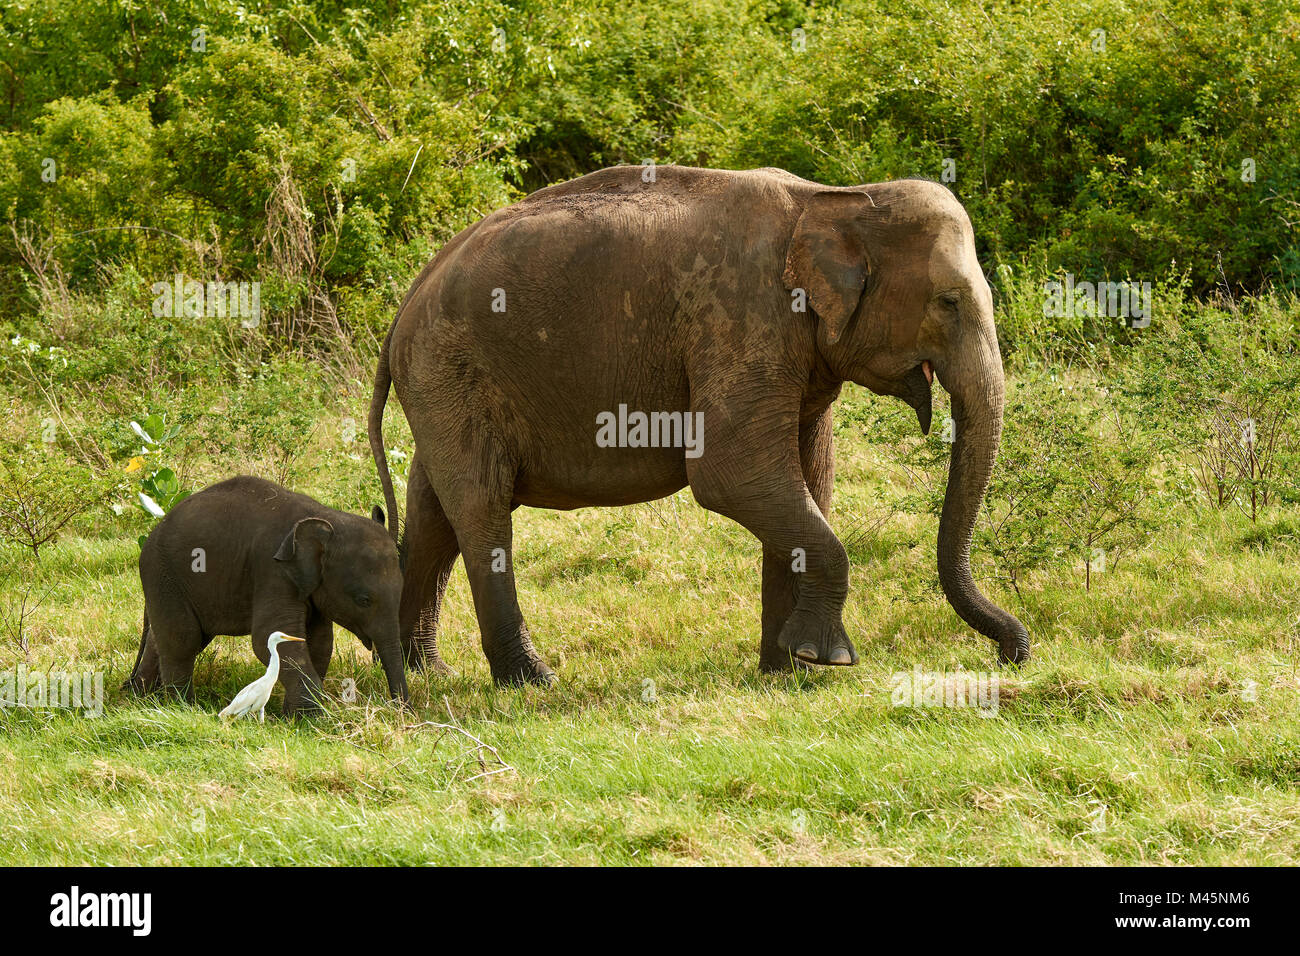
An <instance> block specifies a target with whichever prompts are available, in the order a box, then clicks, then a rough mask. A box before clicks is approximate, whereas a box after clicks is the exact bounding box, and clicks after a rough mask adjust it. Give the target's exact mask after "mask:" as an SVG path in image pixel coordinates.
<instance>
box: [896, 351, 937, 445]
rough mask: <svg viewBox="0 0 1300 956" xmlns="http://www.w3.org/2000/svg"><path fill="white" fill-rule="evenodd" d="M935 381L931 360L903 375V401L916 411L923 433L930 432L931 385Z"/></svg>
mask: <svg viewBox="0 0 1300 956" xmlns="http://www.w3.org/2000/svg"><path fill="white" fill-rule="evenodd" d="M933 382H934V369H933V367H931V365H930V362H929V360H928V359H927V360H926V361H924V362H922V363H921V364H920V365H918V366H916V367H915V368H913V369H912V370H911V371H910V372H908V373H907V375H905V376H904V377H903V395H902V399H903V401H905V402H907V404H909V405H911V406H912V408H913V409H914V410H915V411H916V420H917V422H919V423H920V425H921V434H922V435H928V434H930V418H931V414H932V409H931V404H932V401H933V396H932V395H931V391H930V387H931V384H932V383H933Z"/></svg>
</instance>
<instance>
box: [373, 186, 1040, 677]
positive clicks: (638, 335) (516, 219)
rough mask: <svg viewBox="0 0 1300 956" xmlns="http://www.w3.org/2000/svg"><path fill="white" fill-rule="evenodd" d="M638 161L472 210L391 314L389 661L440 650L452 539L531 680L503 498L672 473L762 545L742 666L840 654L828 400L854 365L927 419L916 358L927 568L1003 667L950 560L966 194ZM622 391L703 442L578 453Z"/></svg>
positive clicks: (971, 473) (477, 596) (971, 412)
mask: <svg viewBox="0 0 1300 956" xmlns="http://www.w3.org/2000/svg"><path fill="white" fill-rule="evenodd" d="M643 173H644V170H643V169H642V168H640V167H618V168H613V169H606V170H602V171H600V172H596V173H592V174H590V175H588V176H584V177H582V178H581V179H577V180H574V181H572V182H568V183H563V184H561V185H557V186H552V187H549V188H547V189H543V190H541V191H539V192H537V193H534V194H533V195H531V196H529V197H528V198H527V199H524V200H523V201H521V202H519V203H516V204H515V205H513V206H509V207H507V208H505V209H501V210H498V211H496V212H494V213H492V214H491V215H489V216H488V217H486V218H485V219H483V220H482V221H480V222H479V223H477V224H476V225H473V226H471V227H470V228H468V229H466V230H465V231H464V232H462V233H460V234H459V235H458V236H456V237H455V238H454V239H453V240H452V241H451V242H449V243H448V244H447V245H446V246H445V247H444V248H443V249H442V250H441V251H440V252H439V253H438V255H437V256H436V257H435V258H434V260H433V261H432V262H431V263H430V264H429V265H428V266H427V267H426V268H425V269H424V271H423V272H422V273H421V274H420V276H419V277H418V278H417V279H416V280H415V282H414V284H413V285H412V287H411V290H410V292H408V294H407V296H406V299H405V301H404V302H403V304H402V307H401V309H400V310H399V312H398V316H397V319H396V321H395V322H394V324H393V327H392V329H391V330H390V332H389V334H388V338H387V340H386V341H385V343H384V346H383V349H382V351H381V353H380V356H379V366H378V370H377V373H376V379H375V390H374V394H373V398H372V403H371V411H370V442H371V448H372V450H373V451H374V454H375V460H376V464H377V466H378V468H379V473H380V477H381V480H382V481H383V484H384V492H385V495H386V497H387V501H388V507H389V510H390V513H392V514H394V515H395V514H396V511H395V510H394V509H395V507H396V501H395V498H394V495H393V493H392V483H391V481H390V479H389V475H388V467H387V462H386V460H385V457H384V448H383V438H382V435H381V433H380V426H381V425H382V421H383V409H384V404H385V402H386V401H387V396H388V391H389V386H390V380H391V385H392V387H393V389H394V390H395V391H396V393H397V397H398V400H399V401H400V402H401V405H402V408H403V410H404V411H405V413H406V417H407V419H408V421H409V422H410V424H411V430H412V432H413V434H414V436H415V456H414V461H413V465H412V468H411V473H410V480H409V484H408V490H407V537H406V541H405V544H406V547H407V549H408V555H407V564H406V581H405V585H404V590H403V594H402V609H401V633H402V639H403V644H404V646H405V648H406V650H407V654H408V660H409V661H413V662H415V663H420V664H430V665H432V666H434V667H438V668H441V667H442V666H443V665H442V662H441V660H440V659H439V658H438V655H437V648H436V638H435V629H436V624H437V616H438V610H439V608H440V605H441V601H442V595H443V590H444V588H445V586H446V582H447V577H448V575H449V574H450V571H451V567H452V564H453V563H454V562H455V560H456V557H457V555H458V553H463V556H464V558H465V566H466V572H467V574H468V577H469V581H470V586H471V588H472V589H473V594H474V604H475V608H476V610H477V614H478V619H479V626H480V631H481V633H482V640H483V648H484V651H485V652H486V654H487V657H488V660H489V662H490V664H491V668H492V673H493V676H494V677H495V679H496V680H497V681H498V682H516V681H535V682H546V681H549V680H551V679H552V676H553V675H552V674H551V671H550V669H549V668H548V667H547V666H546V665H545V664H544V663H543V662H542V660H541V659H540V658H539V656H538V655H537V653H536V652H535V650H534V649H533V645H532V642H531V640H530V638H529V635H528V630H527V627H526V626H525V624H524V620H523V616H522V614H521V613H520V610H519V605H518V601H517V599H516V594H515V582H514V576H513V566H512V565H508V566H507V569H506V571H505V572H504V573H502V572H498V571H494V570H493V566H492V562H493V553H494V550H495V549H501V551H500V552H498V553H504V554H505V555H507V556H508V555H509V554H510V547H511V522H510V513H511V511H512V510H513V509H514V508H516V507H518V506H519V505H530V506H533V507H539V508H565V509H567V508H578V507H583V506H587V505H621V504H629V503H632V502H638V501H648V500H651V499H654V498H659V497H662V496H664V495H668V494H671V493H673V492H674V491H676V490H678V489H679V488H681V487H683V486H685V485H689V486H690V488H691V491H692V492H693V493H694V495H695V498H696V500H697V501H698V502H699V503H700V504H701V505H703V506H704V507H706V508H709V509H710V510H713V511H716V512H719V513H720V514H723V515H726V516H728V517H730V518H733V519H734V520H736V521H738V522H739V523H741V524H742V525H744V526H745V527H746V528H748V529H749V530H750V531H751V532H753V534H754V535H755V536H756V537H758V539H759V540H760V541H761V542H762V544H763V636H762V645H761V652H760V667H761V668H763V669H765V670H788V669H790V668H791V667H792V666H793V665H794V664H795V663H797V662H802V663H817V664H851V663H855V662H856V660H857V653H856V651H855V650H854V648H853V645H852V643H851V642H850V641H849V638H848V635H847V634H846V633H845V630H844V625H843V621H842V609H843V606H844V601H845V597H846V595H847V593H848V572H849V562H848V558H847V556H846V554H845V552H844V548H843V547H842V546H841V545H840V542H839V541H838V540H836V538H835V535H834V534H833V533H832V532H831V529H830V526H829V525H828V524H827V522H826V518H825V516H826V514H827V513H828V512H829V508H830V500H831V486H832V479H833V456H832V453H831V413H832V409H831V404H832V402H833V401H834V400H835V398H836V397H837V396H838V394H839V391H840V387H841V383H843V382H845V381H852V382H857V383H859V384H861V385H864V386H866V387H867V388H869V389H871V390H872V391H874V392H876V393H878V394H882V395H893V396H896V397H898V398H901V399H903V400H904V401H906V402H907V403H908V404H910V405H911V406H912V407H913V408H914V409H915V410H916V413H917V416H918V419H919V422H920V425H921V428H922V430H923V431H928V428H929V425H930V414H931V412H930V405H931V379H932V376H934V377H937V378H938V380H939V381H940V383H941V384H942V385H943V387H944V388H945V389H947V391H948V392H949V393H950V395H951V396H952V407H953V417H954V421H955V426H956V441H955V444H954V446H953V452H952V464H951V471H950V480H949V483H948V491H947V497H946V499H945V502H944V507H943V514H942V517H941V519H940V525H939V543H938V564H939V579H940V581H941V582H942V585H943V589H944V592H945V594H946V595H947V597H948V599H949V601H950V602H951V604H952V606H953V608H954V609H956V611H957V613H958V614H959V615H960V616H961V617H962V618H963V619H964V620H965V621H966V622H967V623H968V624H970V625H971V626H972V627H973V628H975V629H976V630H978V631H979V632H981V633H983V634H985V635H987V636H988V637H990V638H992V639H993V640H994V641H995V642H996V643H997V645H998V648H999V653H1000V657H1001V659H1002V660H1003V661H1020V660H1023V659H1024V658H1025V657H1026V656H1027V655H1028V651H1029V640H1028V633H1027V631H1026V630H1025V627H1024V625H1022V624H1021V623H1020V622H1019V621H1018V620H1016V618H1015V617H1013V616H1012V615H1011V614H1009V613H1007V612H1006V611H1004V610H1002V609H1001V608H999V607H997V606H995V605H994V604H992V603H991V602H990V601H989V600H988V599H987V598H986V597H985V596H984V595H983V594H982V593H980V591H979V589H978V588H977V587H976V585H975V582H974V581H973V580H972V578H971V571H970V544H971V535H972V529H973V526H974V522H975V518H976V515H977V513H978V510H979V507H980V503H981V501H982V498H983V494H984V490H985V487H986V485H987V483H988V480H989V475H990V473H991V471H992V468H993V463H994V459H995V457H996V455H997V450H998V440H999V436H1000V434H1001V430H1002V407H1003V374H1002V360H1001V356H1000V355H999V352H998V344H997V335H996V332H995V330H994V326H993V307H992V297H991V294H990V292H989V287H988V283H987V282H986V281H985V279H984V275H983V273H982V271H981V269H980V265H979V262H978V261H977V259H976V255H975V241H974V235H973V233H972V230H971V225H970V220H969V219H968V217H967V216H966V212H965V210H964V209H963V208H962V207H961V205H960V203H958V202H957V200H956V199H955V198H954V197H953V196H952V194H951V193H950V192H949V191H948V190H947V189H945V188H944V187H942V186H940V185H938V184H936V183H931V182H927V181H917V180H904V181H900V182H891V183H880V184H873V185H867V186H854V187H845V188H827V187H825V186H820V185H818V184H817V183H812V182H808V181H806V180H803V179H800V178H798V177H796V176H793V175H791V174H789V173H786V172H784V171H782V170H777V169H759V170H752V171H748V172H726V171H716V170H705V169H691V168H687V167H673V166H669V167H659V168H658V169H657V170H655V173H656V175H655V178H654V181H653V182H647V181H645V180H646V178H647V177H645V176H644V175H643ZM498 290H499V291H498ZM805 296H806V303H807V308H806V309H804V310H802V311H800V310H798V309H797V306H798V304H799V303H800V300H801V299H803V298H804V297H805ZM502 297H504V299H503V298H502ZM502 301H504V303H505V311H504V312H500V311H494V310H493V304H494V303H498V304H499V303H500V302H502ZM620 404H626V405H627V406H628V408H629V409H632V410H638V409H639V410H644V411H647V412H649V411H686V410H690V411H691V412H703V415H704V443H703V449H704V452H703V454H702V455H701V456H700V457H698V458H689V457H687V456H686V455H685V454H684V452H683V449H682V448H680V447H677V448H603V447H598V446H597V444H596V442H595V432H596V420H597V415H598V414H599V413H601V412H609V411H613V410H615V409H617V408H618V406H619V405H620ZM395 533H396V532H395V530H394V534H395ZM796 549H801V550H802V552H803V553H804V554H806V561H807V568H806V571H803V572H801V573H800V572H796V571H795V570H793V569H792V564H793V561H792V554H793V553H794V552H795V550H796Z"/></svg>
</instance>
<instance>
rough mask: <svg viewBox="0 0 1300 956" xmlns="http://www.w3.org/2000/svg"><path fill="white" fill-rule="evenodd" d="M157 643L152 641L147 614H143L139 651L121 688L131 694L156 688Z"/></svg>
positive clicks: (150, 691) (145, 692)
mask: <svg viewBox="0 0 1300 956" xmlns="http://www.w3.org/2000/svg"><path fill="white" fill-rule="evenodd" d="M158 669H159V664H158V645H157V643H156V642H155V641H154V636H153V630H152V629H151V628H150V627H149V615H147V614H146V615H145V618H144V625H143V627H142V629H141V632H140V652H139V653H138V654H137V655H136V659H135V667H134V668H132V670H131V676H130V677H128V678H127V679H126V683H125V684H123V685H122V689H123V690H125V691H130V692H131V693H133V694H149V693H152V692H153V691H155V690H157V689H158V682H159V674H158Z"/></svg>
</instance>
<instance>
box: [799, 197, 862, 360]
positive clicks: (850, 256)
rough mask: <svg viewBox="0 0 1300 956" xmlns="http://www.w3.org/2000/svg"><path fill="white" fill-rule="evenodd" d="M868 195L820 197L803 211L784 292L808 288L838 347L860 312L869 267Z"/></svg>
mask: <svg viewBox="0 0 1300 956" xmlns="http://www.w3.org/2000/svg"><path fill="white" fill-rule="evenodd" d="M870 203H871V198H870V197H869V196H867V195H866V193H860V192H852V191H832V190H827V191H826V192H820V193H816V194H814V195H813V197H812V199H810V200H809V201H808V205H807V206H805V207H804V211H803V214H802V215H801V216H800V217H799V222H798V224H797V225H796V226H795V229H794V236H793V237H792V238H791V239H790V248H789V250H788V251H787V252H786V257H785V275H784V276H783V279H784V281H785V287H786V289H787V290H789V291H794V290H795V289H803V291H804V293H805V294H806V295H807V297H808V304H809V305H811V306H812V308H813V311H814V312H816V313H817V317H818V318H819V319H821V321H822V325H823V327H824V328H825V331H826V341H827V344H829V345H834V344H835V342H837V341H838V340H839V337H840V336H841V335H843V334H844V328H845V326H847V325H848V323H849V319H851V318H852V317H853V313H854V312H855V311H856V310H857V308H858V301H859V300H860V299H861V298H862V290H863V289H864V288H866V284H867V276H868V274H869V273H870V266H869V264H868V262H867V249H866V244H865V242H864V241H863V232H864V230H863V229H862V228H861V223H860V221H859V220H860V217H861V216H862V214H863V212H864V209H866V208H867V207H869V205H870Z"/></svg>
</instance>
